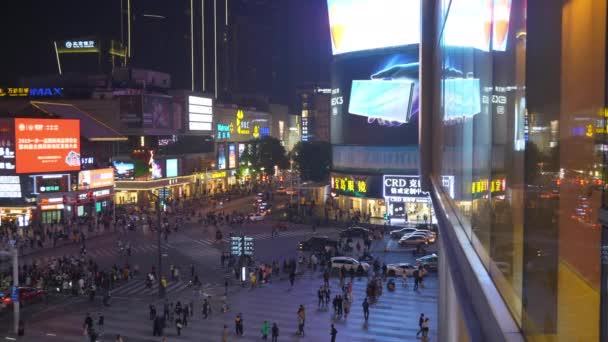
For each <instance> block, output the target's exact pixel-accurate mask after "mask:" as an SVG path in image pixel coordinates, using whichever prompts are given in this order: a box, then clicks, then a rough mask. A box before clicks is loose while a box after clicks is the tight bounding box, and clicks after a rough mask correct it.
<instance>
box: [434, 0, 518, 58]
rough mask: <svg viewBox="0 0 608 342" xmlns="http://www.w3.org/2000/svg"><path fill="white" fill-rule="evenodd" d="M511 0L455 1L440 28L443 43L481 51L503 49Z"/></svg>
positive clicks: (507, 32) (507, 30)
mask: <svg viewBox="0 0 608 342" xmlns="http://www.w3.org/2000/svg"><path fill="white" fill-rule="evenodd" d="M510 18H511V0H457V1H456V0H454V1H452V2H451V4H450V13H449V15H448V16H447V20H446V22H445V28H444V30H443V33H444V34H443V44H444V45H447V46H455V47H472V48H476V49H479V50H482V51H489V50H490V46H491V47H492V50H494V51H506V49H507V40H508V36H509V22H510Z"/></svg>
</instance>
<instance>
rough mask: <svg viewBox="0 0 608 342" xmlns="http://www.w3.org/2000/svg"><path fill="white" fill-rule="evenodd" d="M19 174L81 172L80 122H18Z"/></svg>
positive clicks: (17, 166)
mask: <svg viewBox="0 0 608 342" xmlns="http://www.w3.org/2000/svg"><path fill="white" fill-rule="evenodd" d="M15 141H16V149H15V152H16V158H17V165H16V169H17V173H34V172H35V173H40V172H56V171H79V170H80V121H79V120H66V119H19V118H17V119H15Z"/></svg>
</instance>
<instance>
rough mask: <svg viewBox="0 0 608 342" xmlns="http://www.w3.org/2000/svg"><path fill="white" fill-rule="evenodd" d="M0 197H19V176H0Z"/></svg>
mask: <svg viewBox="0 0 608 342" xmlns="http://www.w3.org/2000/svg"><path fill="white" fill-rule="evenodd" d="M0 198H21V182H20V180H19V176H0Z"/></svg>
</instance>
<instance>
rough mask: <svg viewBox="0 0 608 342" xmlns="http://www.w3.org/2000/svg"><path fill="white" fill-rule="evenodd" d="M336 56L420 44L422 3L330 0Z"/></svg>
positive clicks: (329, 8) (330, 23) (396, 0)
mask: <svg viewBox="0 0 608 342" xmlns="http://www.w3.org/2000/svg"><path fill="white" fill-rule="evenodd" d="M327 8H328V12H329V29H330V33H331V47H332V50H333V54H334V55H337V54H342V53H347V52H354V51H362V50H369V49H380V48H386V47H393V46H401V45H409V44H418V43H419V42H420V0H328V1H327Z"/></svg>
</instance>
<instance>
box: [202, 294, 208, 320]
mask: <svg viewBox="0 0 608 342" xmlns="http://www.w3.org/2000/svg"><path fill="white" fill-rule="evenodd" d="M208 315H209V302H208V301H207V298H205V300H204V301H203V319H207V317H208Z"/></svg>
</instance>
